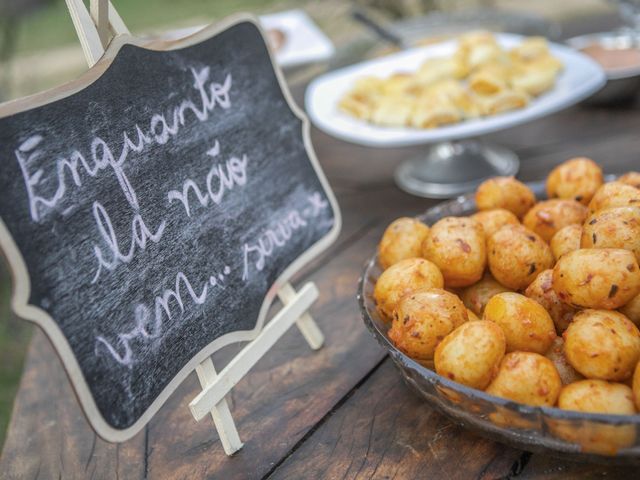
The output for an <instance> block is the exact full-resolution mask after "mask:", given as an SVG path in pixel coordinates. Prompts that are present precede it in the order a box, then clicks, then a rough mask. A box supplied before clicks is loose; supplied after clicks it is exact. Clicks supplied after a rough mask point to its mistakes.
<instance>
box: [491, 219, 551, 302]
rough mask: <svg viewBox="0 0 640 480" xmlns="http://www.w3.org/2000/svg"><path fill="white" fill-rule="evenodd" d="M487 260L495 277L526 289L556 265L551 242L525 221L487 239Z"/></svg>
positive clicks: (503, 282) (512, 286)
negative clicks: (548, 242) (527, 225)
mask: <svg viewBox="0 0 640 480" xmlns="http://www.w3.org/2000/svg"><path fill="white" fill-rule="evenodd" d="M487 260H488V263H489V269H490V270H491V274H492V275H493V277H494V278H495V279H496V280H497V281H498V282H500V283H501V284H502V285H504V286H506V287H508V288H511V289H513V290H523V289H525V288H527V287H528V286H529V284H530V283H531V282H532V281H533V280H534V279H535V278H536V276H537V275H538V274H539V273H540V272H542V271H543V270H546V269H548V268H551V267H552V266H553V254H552V253H551V248H549V245H547V243H546V242H545V241H544V240H543V239H542V238H540V236H539V235H537V234H536V233H534V232H532V231H531V230H529V229H527V228H526V227H524V226H522V225H505V226H504V227H502V228H501V229H500V230H498V231H497V232H496V233H494V234H493V235H492V236H491V237H489V240H488V242H487Z"/></svg>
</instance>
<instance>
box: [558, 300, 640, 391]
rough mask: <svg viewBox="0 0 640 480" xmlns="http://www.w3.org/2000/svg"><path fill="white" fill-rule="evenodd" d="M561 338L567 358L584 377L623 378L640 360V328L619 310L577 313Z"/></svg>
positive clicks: (616, 380) (620, 379) (617, 379)
mask: <svg viewBox="0 0 640 480" xmlns="http://www.w3.org/2000/svg"><path fill="white" fill-rule="evenodd" d="M563 338H564V354H565V356H566V357H567V360H568V361H569V363H570V364H571V366H572V367H573V368H575V369H576V370H577V371H578V372H580V373H581V374H582V375H584V376H585V377H587V378H595V379H600V380H610V381H614V382H620V381H623V380H626V379H628V378H629V377H631V375H632V374H633V371H634V369H635V367H636V364H637V363H638V360H639V359H640V331H639V330H638V327H636V326H635V325H634V324H633V322H631V320H629V319H628V318H627V317H625V316H624V315H622V314H621V313H619V312H614V311H608V310H583V311H581V312H578V313H577V314H576V315H575V316H574V317H573V322H572V323H571V325H569V328H567V330H566V331H565V332H564V334H563Z"/></svg>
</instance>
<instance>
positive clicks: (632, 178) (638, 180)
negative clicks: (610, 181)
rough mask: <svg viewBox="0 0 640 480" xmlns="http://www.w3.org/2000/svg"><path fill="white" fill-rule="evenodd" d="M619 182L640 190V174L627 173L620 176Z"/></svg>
mask: <svg viewBox="0 0 640 480" xmlns="http://www.w3.org/2000/svg"><path fill="white" fill-rule="evenodd" d="M617 181H618V182H620V183H624V184H625V185H631V186H632V187H636V188H640V172H627V173H625V174H624V175H622V176H620V178H618V180H617Z"/></svg>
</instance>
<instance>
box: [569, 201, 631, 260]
mask: <svg viewBox="0 0 640 480" xmlns="http://www.w3.org/2000/svg"><path fill="white" fill-rule="evenodd" d="M580 246H581V247H582V248H622V249H625V250H630V251H631V252H633V254H634V255H635V256H636V260H637V261H638V262H640V206H638V207H614V208H609V209H606V210H600V211H598V212H596V213H594V214H593V215H591V216H590V217H589V218H588V219H587V221H586V222H585V224H584V227H583V230H582V237H581V241H580Z"/></svg>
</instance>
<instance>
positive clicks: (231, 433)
mask: <svg viewBox="0 0 640 480" xmlns="http://www.w3.org/2000/svg"><path fill="white" fill-rule="evenodd" d="M196 374H197V375H198V380H200V385H201V386H202V388H205V387H206V386H207V385H209V384H210V383H213V381H214V380H215V378H216V377H217V376H218V375H217V373H216V369H215V367H214V366H213V361H212V360H211V357H209V358H207V359H206V360H205V361H204V362H202V363H201V364H200V365H198V366H197V367H196ZM211 418H212V419H213V423H214V424H215V426H216V430H217V431H218V435H220V441H221V442H222V448H224V452H225V453H226V454H227V455H233V454H234V453H236V452H237V451H238V450H240V449H241V448H242V445H243V443H242V442H241V441H240V436H239V435H238V430H237V429H236V424H235V423H234V421H233V417H232V416H231V412H230V411H229V405H228V404H227V401H226V400H225V399H224V398H223V399H222V401H220V402H219V403H218V404H217V405H216V406H215V407H213V408H212V409H211Z"/></svg>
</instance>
